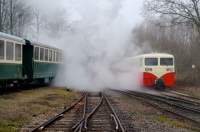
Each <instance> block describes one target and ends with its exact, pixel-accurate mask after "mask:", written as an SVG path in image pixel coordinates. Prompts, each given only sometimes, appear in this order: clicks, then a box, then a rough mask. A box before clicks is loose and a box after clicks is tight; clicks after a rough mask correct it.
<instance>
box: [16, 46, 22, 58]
mask: <svg viewBox="0 0 200 132" xmlns="http://www.w3.org/2000/svg"><path fill="white" fill-rule="evenodd" d="M15 60H16V61H21V44H15Z"/></svg>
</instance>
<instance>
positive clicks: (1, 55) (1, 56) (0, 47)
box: [0, 40, 4, 60]
mask: <svg viewBox="0 0 200 132" xmlns="http://www.w3.org/2000/svg"><path fill="white" fill-rule="evenodd" d="M3 59H4V41H3V40H0V60H3Z"/></svg>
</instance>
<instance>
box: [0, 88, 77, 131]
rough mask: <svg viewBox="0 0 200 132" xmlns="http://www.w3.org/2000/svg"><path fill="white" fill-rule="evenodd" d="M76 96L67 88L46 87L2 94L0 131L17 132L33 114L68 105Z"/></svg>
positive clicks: (26, 123)
mask: <svg viewBox="0 0 200 132" xmlns="http://www.w3.org/2000/svg"><path fill="white" fill-rule="evenodd" d="M76 96H80V95H79V94H77V93H74V92H68V91H66V89H65V88H58V87H44V88H38V89H33V90H27V91H22V92H18V93H12V94H7V95H2V96H0V132H17V131H19V129H20V128H21V127H22V126H26V125H28V124H29V123H30V121H31V119H32V118H33V115H37V116H40V115H43V114H46V113H48V112H49V111H52V109H55V108H56V107H59V108H60V106H67V105H69V104H70V101H71V100H72V99H73V98H75V97H76Z"/></svg>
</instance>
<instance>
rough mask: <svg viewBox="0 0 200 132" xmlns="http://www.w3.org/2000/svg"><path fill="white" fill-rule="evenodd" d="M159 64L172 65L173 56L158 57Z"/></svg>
mask: <svg viewBox="0 0 200 132" xmlns="http://www.w3.org/2000/svg"><path fill="white" fill-rule="evenodd" d="M160 65H161V66H172V65H173V58H160Z"/></svg>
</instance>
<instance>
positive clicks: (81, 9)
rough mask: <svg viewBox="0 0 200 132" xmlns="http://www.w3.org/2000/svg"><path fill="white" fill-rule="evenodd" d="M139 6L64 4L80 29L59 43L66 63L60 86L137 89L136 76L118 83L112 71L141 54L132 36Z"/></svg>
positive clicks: (92, 0)
mask: <svg viewBox="0 0 200 132" xmlns="http://www.w3.org/2000/svg"><path fill="white" fill-rule="evenodd" d="M58 1H59V0H58ZM60 1H61V0H60ZM48 2H49V1H48ZM135 3H136V2H135V1H134V0H101V1H99V0H87V1H82V0H76V1H74V0H65V1H62V6H64V7H66V9H67V12H68V14H70V15H69V17H68V18H67V19H68V22H69V23H71V25H74V23H76V25H75V26H74V29H75V30H74V31H73V32H67V33H64V34H62V37H61V38H60V39H59V41H58V42H57V43H59V48H62V50H63V51H64V54H65V63H64V67H63V68H62V69H61V71H60V73H59V76H58V77H57V78H56V85H61V86H69V87H73V88H76V89H83V90H99V88H107V87H112V88H116V87H119V86H122V87H124V88H126V87H132V88H133V87H135V85H134V84H135V83H136V82H137V81H136V82H133V80H136V79H137V77H136V76H135V77H131V78H133V79H130V75H124V76H121V77H119V78H120V79H119V78H118V79H116V75H115V74H114V73H113V72H112V71H111V65H112V64H113V63H115V62H117V61H120V60H122V59H124V58H125V57H130V56H133V55H137V54H138V53H140V52H141V50H140V49H139V48H137V47H136V46H135V45H134V42H135V39H136V38H134V37H133V34H132V29H133V27H134V24H135V22H136V19H137V18H135V17H134V15H133V12H135V9H134V7H135ZM40 38H41V37H40ZM54 42H55V41H54ZM53 46H55V45H53Z"/></svg>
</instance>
